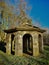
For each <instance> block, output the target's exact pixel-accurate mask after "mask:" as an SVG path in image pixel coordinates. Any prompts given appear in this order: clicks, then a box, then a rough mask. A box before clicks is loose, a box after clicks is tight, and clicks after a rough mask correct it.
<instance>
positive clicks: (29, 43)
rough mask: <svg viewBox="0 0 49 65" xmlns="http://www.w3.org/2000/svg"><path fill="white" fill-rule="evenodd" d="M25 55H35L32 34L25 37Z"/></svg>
mask: <svg viewBox="0 0 49 65" xmlns="http://www.w3.org/2000/svg"><path fill="white" fill-rule="evenodd" d="M23 53H26V54H29V55H33V40H32V36H31V35H30V34H25V35H24V36H23Z"/></svg>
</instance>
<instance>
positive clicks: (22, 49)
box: [4, 23, 45, 56]
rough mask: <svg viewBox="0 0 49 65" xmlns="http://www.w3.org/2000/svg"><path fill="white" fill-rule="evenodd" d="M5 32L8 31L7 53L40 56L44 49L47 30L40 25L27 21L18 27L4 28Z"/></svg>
mask: <svg viewBox="0 0 49 65" xmlns="http://www.w3.org/2000/svg"><path fill="white" fill-rule="evenodd" d="M4 32H5V33H6V53H7V54H13V55H17V56H22V55H23V54H29V55H32V56H38V55H39V54H40V53H41V52H42V51H43V33H44V32H45V30H43V29H40V28H39V27H36V26H32V25H30V24H28V23H25V24H22V25H21V26H18V27H16V28H13V29H8V30H4Z"/></svg>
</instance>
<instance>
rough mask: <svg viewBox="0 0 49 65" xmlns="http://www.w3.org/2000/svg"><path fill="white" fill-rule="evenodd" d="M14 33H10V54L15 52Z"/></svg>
mask: <svg viewBox="0 0 49 65" xmlns="http://www.w3.org/2000/svg"><path fill="white" fill-rule="evenodd" d="M14 36H15V35H14V34H12V35H11V54H12V55H14V54H15V43H14Z"/></svg>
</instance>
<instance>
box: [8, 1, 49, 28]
mask: <svg viewBox="0 0 49 65" xmlns="http://www.w3.org/2000/svg"><path fill="white" fill-rule="evenodd" d="M9 1H10V0H9ZM15 1H17V0H15ZM26 1H27V2H28V5H29V6H31V7H32V9H31V10H30V12H29V17H31V19H32V23H33V24H34V25H36V26H40V27H43V28H49V0H26ZM11 3H12V4H14V3H15V2H14V0H11ZM15 4H16V3H15Z"/></svg>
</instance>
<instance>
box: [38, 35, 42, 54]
mask: <svg viewBox="0 0 49 65" xmlns="http://www.w3.org/2000/svg"><path fill="white" fill-rule="evenodd" d="M38 42H39V52H40V53H41V52H42V37H41V35H40V34H39V35H38Z"/></svg>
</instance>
